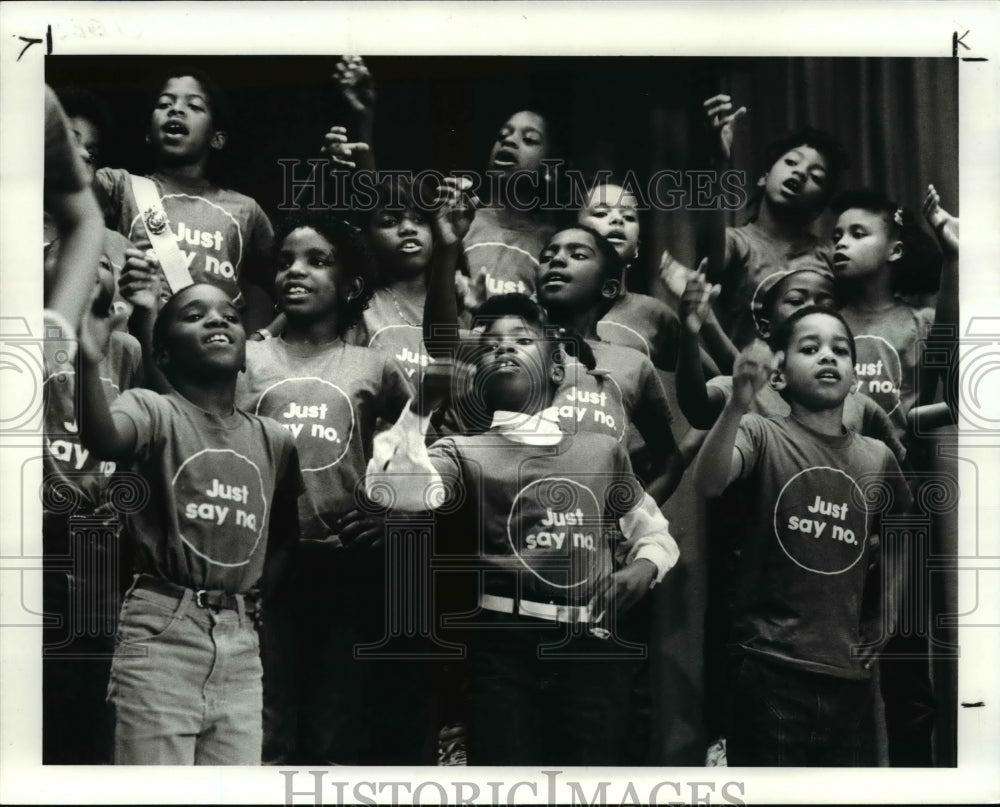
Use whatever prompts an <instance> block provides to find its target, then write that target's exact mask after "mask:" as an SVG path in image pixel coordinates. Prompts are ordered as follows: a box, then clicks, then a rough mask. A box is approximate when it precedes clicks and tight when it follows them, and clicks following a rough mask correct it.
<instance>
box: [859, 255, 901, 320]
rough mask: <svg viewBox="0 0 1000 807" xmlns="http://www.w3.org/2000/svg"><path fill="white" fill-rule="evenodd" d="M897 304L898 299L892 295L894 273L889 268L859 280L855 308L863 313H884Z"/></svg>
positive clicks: (884, 267) (883, 268) (885, 267)
mask: <svg viewBox="0 0 1000 807" xmlns="http://www.w3.org/2000/svg"><path fill="white" fill-rule="evenodd" d="M895 304H896V298H895V295H893V293H892V271H891V270H890V269H889V267H888V266H883V267H882V268H881V269H879V271H877V272H873V273H872V274H870V275H868V276H866V277H863V278H859V279H858V282H857V296H856V297H855V298H854V300H853V303H852V307H853V308H856V309H859V310H861V311H883V310H885V309H887V308H892V307H893V306H894V305H895Z"/></svg>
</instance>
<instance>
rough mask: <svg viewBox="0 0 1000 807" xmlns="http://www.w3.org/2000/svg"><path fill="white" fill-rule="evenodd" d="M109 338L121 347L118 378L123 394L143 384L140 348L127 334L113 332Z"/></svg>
mask: <svg viewBox="0 0 1000 807" xmlns="http://www.w3.org/2000/svg"><path fill="white" fill-rule="evenodd" d="M111 338H112V339H115V340H117V341H119V342H121V346H122V358H121V361H122V366H121V368H120V370H119V374H118V377H119V378H120V379H121V385H120V389H121V390H122V391H123V392H124V391H125V390H127V389H132V388H133V387H141V386H142V382H143V374H142V348H141V347H140V346H139V342H138V340H137V339H136V338H135V337H134V336H132V335H130V334H127V333H120V332H117V331H116V332H114V333H112V334H111Z"/></svg>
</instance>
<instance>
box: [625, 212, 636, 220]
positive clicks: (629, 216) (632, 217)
mask: <svg viewBox="0 0 1000 807" xmlns="http://www.w3.org/2000/svg"><path fill="white" fill-rule="evenodd" d="M637 220H638V216H636V215H635V213H626V214H625V221H637Z"/></svg>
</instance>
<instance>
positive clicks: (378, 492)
mask: <svg viewBox="0 0 1000 807" xmlns="http://www.w3.org/2000/svg"><path fill="white" fill-rule="evenodd" d="M450 385H451V363H450V362H449V361H448V360H447V359H443V358H442V359H439V360H437V361H435V362H434V363H432V364H429V365H427V367H425V368H424V371H423V374H422V376H421V390H420V395H419V396H418V397H417V398H415V399H414V400H413V401H412V402H411V403H410V405H409V406H407V407H406V408H404V409H403V412H402V414H401V415H400V416H399V420H398V421H396V423H395V424H394V425H393V426H392V427H391V428H389V429H388V430H387V431H384V432H382V433H381V434H378V435H376V436H375V439H374V441H373V443H372V458H371V459H370V460H369V461H368V467H367V469H366V471H365V487H364V495H365V497H366V498H367V499H368V501H370V502H371V503H373V504H374V505H375V506H376V507H384V508H386V509H392V510H399V511H404V512H422V511H426V510H433V509H436V508H437V507H440V506H441V505H442V504H443V503H444V501H446V499H447V496H448V491H447V489H446V485H445V483H444V481H443V480H442V477H441V474H440V473H438V471H437V469H436V468H435V466H434V463H433V462H431V457H430V454H428V452H427V446H426V445H425V443H424V435H425V434H426V432H427V425H428V422H429V420H430V413H431V412H432V411H434V409H436V408H437V406H438V405H439V403H440V400H439V399H440V398H441V397H443V396H445V395H447V391H448V389H449V387H450ZM356 520H357V519H355V521H356ZM370 526H371V525H368V526H365V525H359V526H358V527H357V528H356V529H355V532H357V533H358V534H357V535H354V538H355V539H358V538H361V537H362V534H363V533H364V532H366V531H368V530H369V528H370Z"/></svg>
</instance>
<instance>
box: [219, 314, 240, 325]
mask: <svg viewBox="0 0 1000 807" xmlns="http://www.w3.org/2000/svg"><path fill="white" fill-rule="evenodd" d="M223 318H224V319H225V320H226V321H227V322H232V323H239V321H240V318H239V317H238V316H237V315H236V314H225V315H224V317H223Z"/></svg>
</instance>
